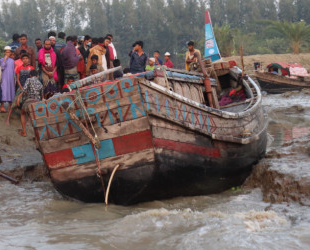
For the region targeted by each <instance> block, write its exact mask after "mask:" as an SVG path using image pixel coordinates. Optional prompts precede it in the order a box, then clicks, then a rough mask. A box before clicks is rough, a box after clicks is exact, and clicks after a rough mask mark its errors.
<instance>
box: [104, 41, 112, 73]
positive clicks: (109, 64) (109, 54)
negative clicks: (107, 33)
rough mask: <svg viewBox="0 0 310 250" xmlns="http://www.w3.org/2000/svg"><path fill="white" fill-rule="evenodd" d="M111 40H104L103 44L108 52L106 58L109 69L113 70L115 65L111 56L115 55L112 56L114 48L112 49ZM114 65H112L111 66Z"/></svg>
mask: <svg viewBox="0 0 310 250" xmlns="http://www.w3.org/2000/svg"><path fill="white" fill-rule="evenodd" d="M110 43H111V40H110V38H108V37H105V38H104V42H103V47H104V48H105V50H106V52H105V58H106V61H107V68H108V69H110V68H113V63H112V60H111V56H112V57H113V55H111V53H113V49H112V47H110V46H109V45H110ZM111 63H112V64H111Z"/></svg>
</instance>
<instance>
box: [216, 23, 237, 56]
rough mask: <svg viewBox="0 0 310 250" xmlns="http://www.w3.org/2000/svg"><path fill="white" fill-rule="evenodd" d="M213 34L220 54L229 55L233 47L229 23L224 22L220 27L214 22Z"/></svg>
mask: <svg viewBox="0 0 310 250" xmlns="http://www.w3.org/2000/svg"><path fill="white" fill-rule="evenodd" d="M214 35H215V38H216V40H217V45H218V47H219V50H220V52H221V55H222V56H224V57H228V56H231V55H232V52H233V49H234V41H233V30H232V29H231V28H230V25H228V24H225V25H223V26H222V27H219V26H218V25H217V24H216V25H215V26H214Z"/></svg>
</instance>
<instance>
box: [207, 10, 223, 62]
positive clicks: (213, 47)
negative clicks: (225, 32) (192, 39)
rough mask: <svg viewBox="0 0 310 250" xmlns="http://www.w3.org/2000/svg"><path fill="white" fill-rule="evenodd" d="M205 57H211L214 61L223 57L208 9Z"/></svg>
mask: <svg viewBox="0 0 310 250" xmlns="http://www.w3.org/2000/svg"><path fill="white" fill-rule="evenodd" d="M205 58H211V61H212V62H214V61H217V60H219V59H221V54H220V51H219V48H218V46H217V43H216V40H215V36H214V32H213V28H212V22H211V17H210V13H209V11H208V10H206V12H205Z"/></svg>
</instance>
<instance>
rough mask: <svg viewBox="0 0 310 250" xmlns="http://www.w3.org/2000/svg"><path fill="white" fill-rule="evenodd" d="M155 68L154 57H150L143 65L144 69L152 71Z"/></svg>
mask: <svg viewBox="0 0 310 250" xmlns="http://www.w3.org/2000/svg"><path fill="white" fill-rule="evenodd" d="M154 68H155V58H154V57H150V59H149V64H148V65H147V66H146V67H145V70H146V71H152V70H153V69H154Z"/></svg>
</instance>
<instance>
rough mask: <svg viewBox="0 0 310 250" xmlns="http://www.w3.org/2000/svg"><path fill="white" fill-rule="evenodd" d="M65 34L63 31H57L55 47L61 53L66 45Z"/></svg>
mask: <svg viewBox="0 0 310 250" xmlns="http://www.w3.org/2000/svg"><path fill="white" fill-rule="evenodd" d="M66 45H67V43H66V34H65V32H59V33H58V39H57V40H56V45H55V48H56V49H58V50H59V52H60V53H61V52H62V51H63V49H64V48H65V47H66Z"/></svg>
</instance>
